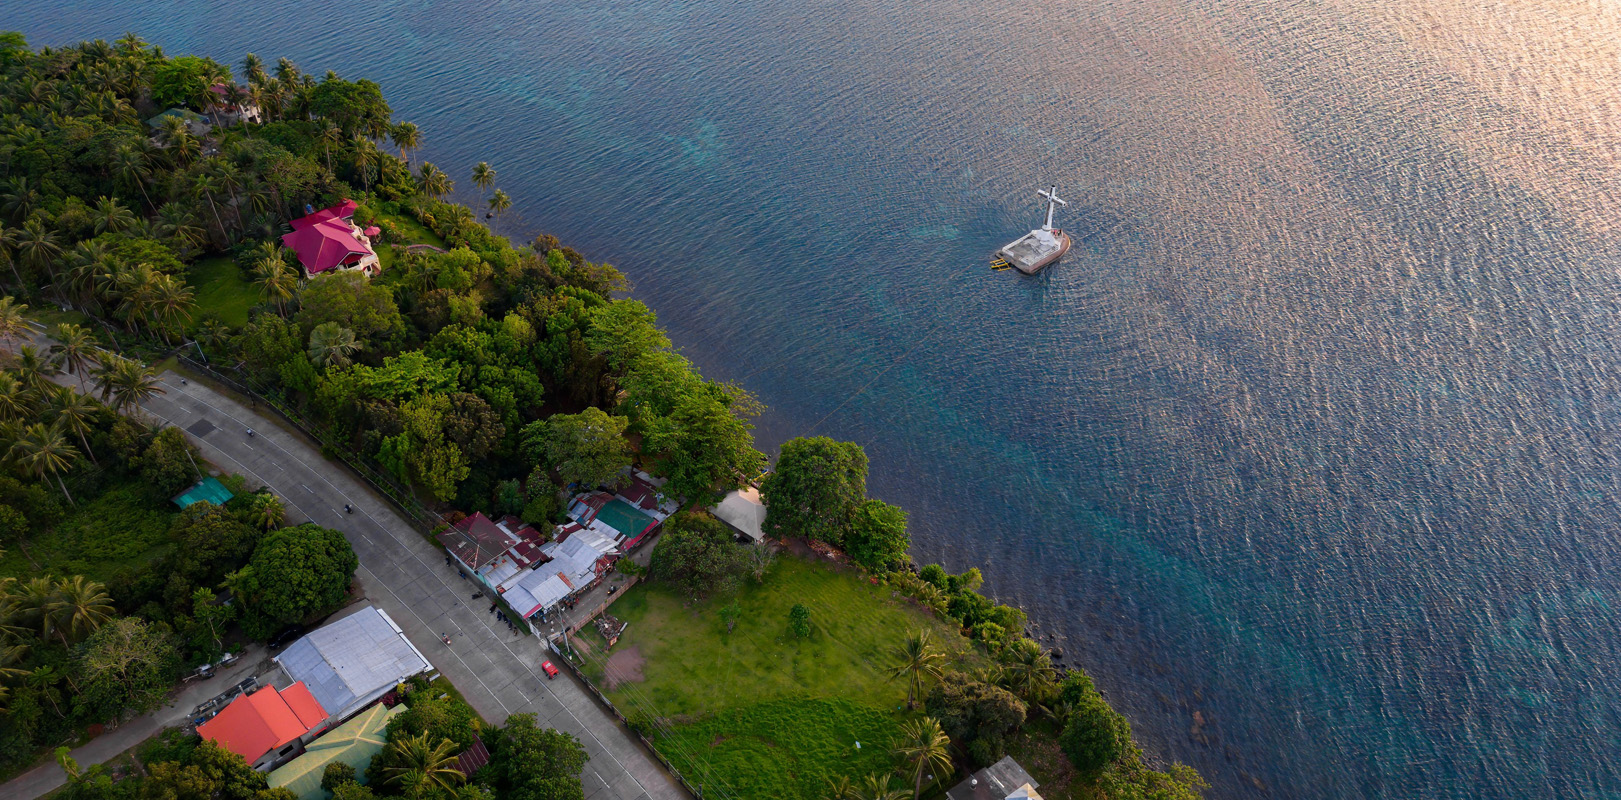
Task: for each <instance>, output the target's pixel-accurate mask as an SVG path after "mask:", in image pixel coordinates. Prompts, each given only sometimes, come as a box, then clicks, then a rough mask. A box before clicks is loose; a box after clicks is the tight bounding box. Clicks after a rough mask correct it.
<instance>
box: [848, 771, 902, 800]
mask: <svg viewBox="0 0 1621 800" xmlns="http://www.w3.org/2000/svg"><path fill="white" fill-rule="evenodd" d="M889 779H890V776H889V775H888V774H886V773H882V772H874V773H873V774H871V775H868V776H867V777H865V778H863V779H862V780H861V784H860V785H858V786H849V787H848V789H847V792H848V793H847V794H846V795H845V797H847V798H848V800H906V797H907V794H906V790H905V789H897V788H895V787H892V786H890V785H889Z"/></svg>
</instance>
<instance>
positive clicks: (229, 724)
mask: <svg viewBox="0 0 1621 800" xmlns="http://www.w3.org/2000/svg"><path fill="white" fill-rule="evenodd" d="M327 717H328V714H327V711H326V709H325V708H322V707H321V703H320V701H318V700H316V699H315V695H313V694H310V690H309V687H307V686H305V685H304V684H303V682H298V683H294V684H293V685H291V686H289V687H287V688H286V689H282V690H279V691H278V690H277V689H276V687H274V686H266V687H264V688H262V689H260V690H258V691H256V692H254V693H252V694H245V695H242V696H241V697H238V698H236V699H235V700H233V701H231V704H230V705H228V706H226V707H225V709H224V710H223V711H221V712H220V713H218V714H216V715H215V716H214V718H213V719H211V720H209V721H207V722H205V723H203V724H201V725H198V726H197V735H199V736H201V737H203V738H204V739H211V740H213V741H214V743H215V744H218V745H219V746H220V747H223V748H225V749H226V750H229V751H231V752H233V753H236V754H237V755H239V756H241V757H242V758H243V760H245V761H247V762H248V763H249V764H251V765H253V768H254V769H257V770H261V771H263V770H267V769H270V768H271V767H273V766H275V765H276V764H277V763H278V762H280V761H284V760H286V759H287V758H290V757H292V756H293V755H295V754H296V753H297V751H298V749H299V746H300V745H302V744H304V743H306V742H308V741H310V740H311V739H313V738H315V735H316V734H317V733H319V732H320V731H321V730H323V729H324V728H325V727H326V722H327Z"/></svg>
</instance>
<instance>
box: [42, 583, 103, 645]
mask: <svg viewBox="0 0 1621 800" xmlns="http://www.w3.org/2000/svg"><path fill="white" fill-rule="evenodd" d="M46 613H47V614H49V615H50V616H51V622H52V625H51V627H53V628H55V629H56V633H57V635H59V636H60V637H61V638H62V643H63V644H65V645H72V644H74V643H75V642H80V641H83V640H84V638H85V637H86V636H89V635H90V634H92V633H95V631H96V629H97V628H99V627H101V626H102V625H104V624H106V623H107V621H108V620H110V619H112V617H113V613H114V609H113V599H112V597H110V596H108V594H107V589H106V587H105V586H102V585H101V584H99V583H96V582H95V581H92V580H89V579H88V578H86V577H84V576H83V575H75V576H73V577H72V578H66V579H63V580H62V581H60V582H58V583H57V584H56V591H55V592H54V597H53V599H52V600H51V602H50V604H49V605H48V606H46Z"/></svg>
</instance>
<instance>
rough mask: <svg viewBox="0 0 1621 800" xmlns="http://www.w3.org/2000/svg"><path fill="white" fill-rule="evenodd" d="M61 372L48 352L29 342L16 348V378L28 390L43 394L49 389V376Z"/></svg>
mask: <svg viewBox="0 0 1621 800" xmlns="http://www.w3.org/2000/svg"><path fill="white" fill-rule="evenodd" d="M61 372H62V370H61V369H60V368H59V367H57V366H56V362H55V360H54V359H52V358H51V357H50V355H49V353H48V352H42V351H40V349H39V348H37V347H35V346H33V345H31V344H25V345H23V346H22V347H19V348H17V378H18V379H19V380H21V381H22V384H23V387H24V388H26V389H28V390H29V391H31V392H33V393H35V394H37V395H41V396H43V395H44V394H45V393H46V392H47V391H50V387H51V378H53V377H55V376H57V375H59V374H61Z"/></svg>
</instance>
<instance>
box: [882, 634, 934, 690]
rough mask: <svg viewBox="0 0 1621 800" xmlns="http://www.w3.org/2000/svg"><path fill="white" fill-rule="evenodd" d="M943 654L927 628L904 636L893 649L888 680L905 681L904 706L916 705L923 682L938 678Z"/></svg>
mask: <svg viewBox="0 0 1621 800" xmlns="http://www.w3.org/2000/svg"><path fill="white" fill-rule="evenodd" d="M944 661H945V654H944V653H941V652H940V649H939V648H937V647H935V646H934V640H933V639H932V637H930V635H929V631H928V629H927V628H924V629H922V630H919V631H917V632H916V633H914V634H912V635H911V636H908V637H906V639H905V640H903V641H902V642H901V644H900V646H899V647H897V648H896V649H895V661H894V664H893V665H892V666H891V667H890V669H889V678H890V680H896V679H903V680H905V681H906V707H907V708H908V709H912V708H916V707H917V698H918V697H921V696H922V695H923V682H924V681H925V680H927V679H930V678H939V677H940V674H941V669H942V664H943V663H944Z"/></svg>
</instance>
